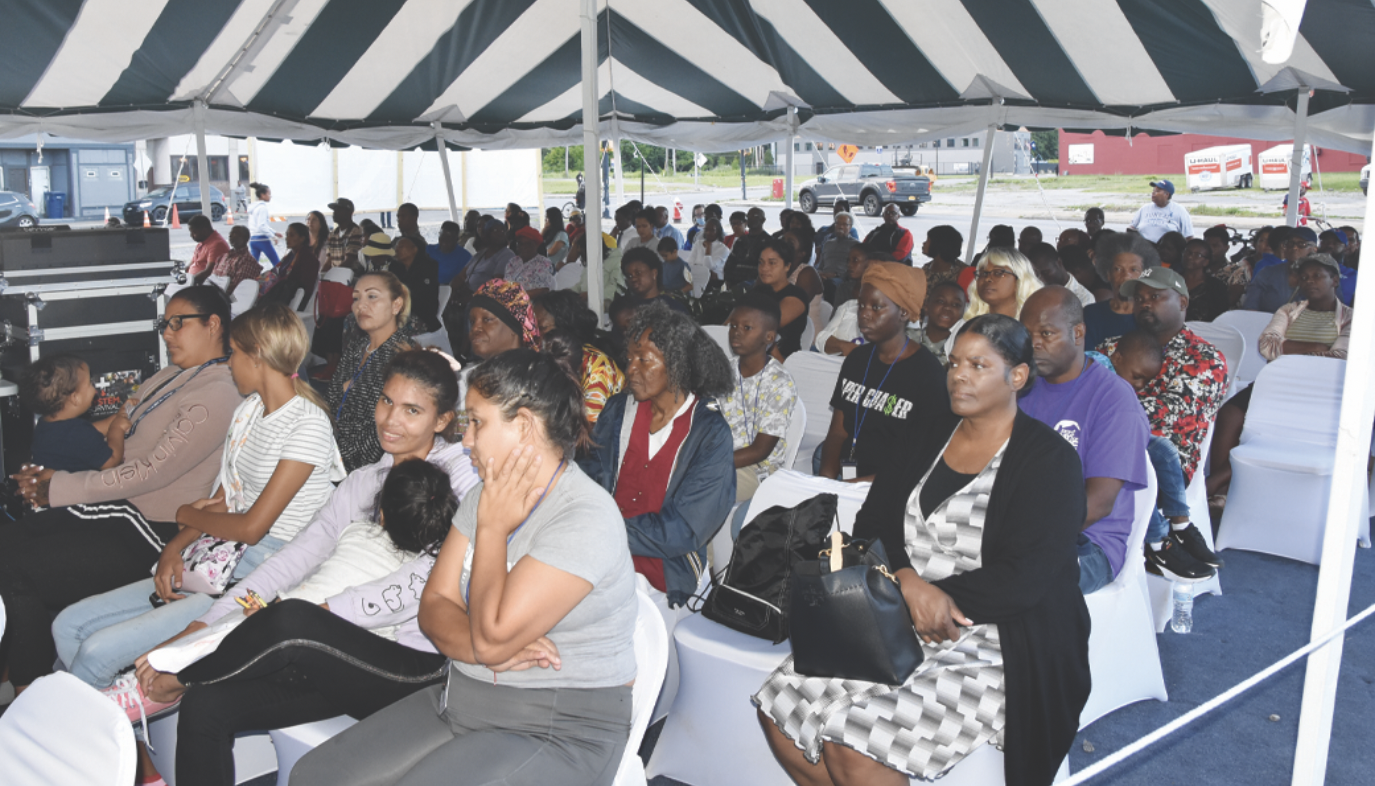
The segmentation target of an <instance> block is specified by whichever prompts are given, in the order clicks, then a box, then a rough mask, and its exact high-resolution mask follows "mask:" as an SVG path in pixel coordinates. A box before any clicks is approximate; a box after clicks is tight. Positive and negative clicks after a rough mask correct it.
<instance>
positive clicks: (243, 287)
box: [229, 278, 258, 317]
mask: <svg viewBox="0 0 1375 786" xmlns="http://www.w3.org/2000/svg"><path fill="white" fill-rule="evenodd" d="M256 302H258V281H257V279H252V278H246V279H244V280H243V281H240V282H239V285H238V286H236V287H234V291H233V292H231V293H230V294H229V315H230V316H231V317H237V316H238V315H240V314H242V313H244V312H245V311H247V310H249V309H250V308H253V304H254V303H256Z"/></svg>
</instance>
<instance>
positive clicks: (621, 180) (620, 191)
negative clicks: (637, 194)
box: [611, 115, 625, 207]
mask: <svg viewBox="0 0 1375 786" xmlns="http://www.w3.org/2000/svg"><path fill="white" fill-rule="evenodd" d="M611 163H612V166H613V167H615V169H616V204H615V207H620V206H621V205H624V204H625V167H624V166H622V165H621V124H620V123H618V122H616V116H615V115H612V116H611Z"/></svg>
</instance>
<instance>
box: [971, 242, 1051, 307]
mask: <svg viewBox="0 0 1375 786" xmlns="http://www.w3.org/2000/svg"><path fill="white" fill-rule="evenodd" d="M991 267H1001V268H1006V269H1008V270H1011V271H1012V272H1013V273H1015V274H1016V275H1017V313H1019V314H1020V313H1021V311H1022V304H1024V303H1026V299H1027V298H1029V297H1031V296H1032V294H1033V293H1035V292H1036V290H1038V289H1040V288H1041V287H1042V286H1043V285H1042V284H1041V279H1039V278H1037V277H1036V270H1035V268H1033V267H1032V266H1031V260H1029V259H1027V258H1026V256H1024V255H1023V254H1022V252H1020V251H1018V250H1017V249H1015V248H1007V247H1006V246H993V247H992V248H990V249H988V250H987V251H985V252H984V255H983V256H982V257H980V259H979V267H978V269H979V270H980V271H983V270H987V269H989V268H991ZM977 282H978V279H975V284H974V286H971V287H970V288H969V308H967V309H965V312H964V318H965V319H973V318H974V317H977V316H980V315H981V314H987V313H990V311H991V309H990V308H989V306H988V304H987V303H985V302H984V299H983V298H981V297H979V285H978V283H977Z"/></svg>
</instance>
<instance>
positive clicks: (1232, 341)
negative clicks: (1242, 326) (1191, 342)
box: [1184, 322, 1246, 469]
mask: <svg viewBox="0 0 1375 786" xmlns="http://www.w3.org/2000/svg"><path fill="white" fill-rule="evenodd" d="M1184 324H1185V325H1186V326H1187V327H1188V328H1189V329H1190V330H1192V331H1193V332H1195V333H1197V334H1198V337H1199V338H1201V339H1203V340H1204V341H1207V342H1208V343H1209V344H1212V345H1213V346H1215V347H1217V351H1218V352H1221V353H1222V357H1223V358H1224V359H1225V360H1226V361H1227V388H1226V392H1225V393H1224V394H1223V398H1224V399H1226V398H1231V396H1232V395H1233V394H1235V393H1236V392H1237V368H1238V367H1239V366H1240V364H1241V359H1242V358H1244V357H1246V338H1245V337H1244V336H1242V335H1241V331H1239V330H1237V329H1236V328H1234V327H1230V326H1228V325H1219V324H1217V323H1215V322H1186V323H1184ZM1202 468H1203V466H1202V464H1200V465H1199V469H1202Z"/></svg>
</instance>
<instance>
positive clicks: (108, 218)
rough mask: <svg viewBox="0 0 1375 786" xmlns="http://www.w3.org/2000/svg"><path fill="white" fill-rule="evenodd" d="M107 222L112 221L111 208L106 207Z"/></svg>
mask: <svg viewBox="0 0 1375 786" xmlns="http://www.w3.org/2000/svg"><path fill="white" fill-rule="evenodd" d="M105 223H107V224H108V223H110V208H108V207H107V208H105Z"/></svg>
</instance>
